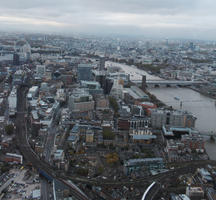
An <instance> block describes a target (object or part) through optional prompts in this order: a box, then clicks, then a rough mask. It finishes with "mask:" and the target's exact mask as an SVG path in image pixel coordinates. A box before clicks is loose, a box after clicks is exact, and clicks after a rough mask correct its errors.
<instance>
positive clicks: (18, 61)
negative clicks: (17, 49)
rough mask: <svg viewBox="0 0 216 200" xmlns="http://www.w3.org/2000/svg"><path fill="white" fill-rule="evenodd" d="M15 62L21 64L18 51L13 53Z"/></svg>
mask: <svg viewBox="0 0 216 200" xmlns="http://www.w3.org/2000/svg"><path fill="white" fill-rule="evenodd" d="M13 64H14V65H19V64H20V58H19V54H18V53H14V54H13Z"/></svg>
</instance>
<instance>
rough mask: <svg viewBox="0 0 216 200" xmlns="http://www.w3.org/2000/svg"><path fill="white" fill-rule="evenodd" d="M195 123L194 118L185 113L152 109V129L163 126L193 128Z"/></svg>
mask: <svg viewBox="0 0 216 200" xmlns="http://www.w3.org/2000/svg"><path fill="white" fill-rule="evenodd" d="M195 121H196V117H195V116H194V115H192V114H191V113H188V112H186V111H180V110H172V111H170V110H163V109H154V110H152V112H151V125H152V127H153V128H162V127H163V126H164V125H169V126H174V127H189V128H194V127H195Z"/></svg>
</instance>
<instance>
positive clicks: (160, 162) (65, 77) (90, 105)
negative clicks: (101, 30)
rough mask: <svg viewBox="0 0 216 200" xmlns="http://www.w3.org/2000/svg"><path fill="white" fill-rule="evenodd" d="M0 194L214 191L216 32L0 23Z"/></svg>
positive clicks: (206, 194) (160, 195)
mask: <svg viewBox="0 0 216 200" xmlns="http://www.w3.org/2000/svg"><path fill="white" fill-rule="evenodd" d="M0 105H1V106H0V134H1V138H0V172H1V176H0V199H3V200H6V199H8V200H9V199H10V200H14V199H20V200H22V199H45V200H47V199H54V200H56V199H60V200H61V199H65V200H70V199H71V200H80V199H81V200H97V199H98V200H102V199H106V200H126V199H129V200H136V199H139V200H167V199H168V200H183V199H186V200H190V199H191V200H197V199H199V200H203V199H206V200H212V199H216V156H215V155H216V154H215V153H216V150H215V136H216V124H215V119H216V43H215V42H211V41H197V40H169V39H164V40H147V39H144V40H141V39H132V38H130V39H126V38H115V37H96V36H73V37H72V36H71V37H69V36H62V35H54V34H27V33H12V32H10V33H6V32H4V33H3V32H2V33H0Z"/></svg>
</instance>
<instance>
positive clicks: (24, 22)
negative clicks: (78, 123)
mask: <svg viewBox="0 0 216 200" xmlns="http://www.w3.org/2000/svg"><path fill="white" fill-rule="evenodd" d="M0 5H1V6H0V30H3V31H5V30H19V31H22V30H23V31H36V32H59V33H73V32H82V33H89V34H96V33H97V34H103V33H105V34H124V35H143V36H144V37H159V38H188V39H216V12H215V9H216V1H215V0H0Z"/></svg>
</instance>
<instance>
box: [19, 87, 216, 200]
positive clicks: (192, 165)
mask: <svg viewBox="0 0 216 200" xmlns="http://www.w3.org/2000/svg"><path fill="white" fill-rule="evenodd" d="M17 95H18V96H17V99H18V102H17V106H18V112H17V118H16V128H17V136H18V137H17V144H18V146H19V148H20V151H21V153H22V154H23V155H24V158H25V159H26V160H27V161H29V162H31V163H32V165H33V166H34V167H35V168H37V169H42V170H44V171H45V172H46V173H47V174H49V175H50V176H51V177H53V178H54V179H55V178H56V179H58V180H60V181H61V182H63V183H64V184H66V185H67V186H69V187H70V188H71V190H72V192H73V194H74V196H76V197H77V198H78V199H81V200H87V199H89V198H88V197H86V195H85V194H84V193H82V192H81V191H80V190H78V189H77V188H76V187H75V186H72V185H71V184H69V183H68V182H66V181H65V180H68V179H70V180H72V181H73V182H79V183H88V184H91V185H101V186H117V185H140V184H149V183H150V182H152V181H158V182H160V183H163V182H164V180H166V179H167V178H169V177H173V176H175V177H178V176H179V175H183V174H187V173H189V172H190V171H194V170H195V169H196V168H198V167H203V166H205V165H206V164H212V165H215V164H216V161H210V160H208V161H191V162H185V163H184V165H182V167H179V168H176V169H175V170H171V171H169V172H166V173H163V174H158V175H156V176H150V177H145V178H141V179H136V180H132V181H115V182H113V180H112V181H110V180H106V181H104V180H103V181H100V180H91V179H87V178H86V177H84V178H80V177H76V176H64V175H59V173H58V171H57V170H55V169H54V168H53V167H52V166H50V165H49V164H48V163H46V162H44V161H42V160H40V158H39V157H38V156H37V155H36V154H35V153H34V151H33V150H32V149H31V147H30V146H29V144H28V141H27V137H26V126H25V124H26V121H25V101H26V98H25V90H24V89H18V91H17Z"/></svg>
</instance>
